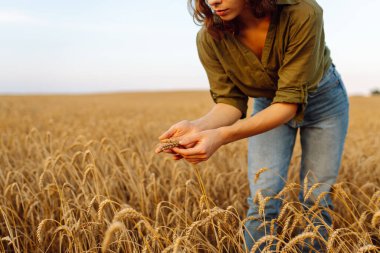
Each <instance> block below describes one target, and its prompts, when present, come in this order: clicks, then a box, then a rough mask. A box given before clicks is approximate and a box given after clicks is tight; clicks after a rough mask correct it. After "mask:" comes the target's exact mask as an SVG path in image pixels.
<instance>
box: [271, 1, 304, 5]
mask: <svg viewBox="0 0 380 253" xmlns="http://www.w3.org/2000/svg"><path fill="white" fill-rule="evenodd" d="M299 2H300V1H299V0H277V1H276V3H277V4H279V5H282V4H297V3H299Z"/></svg>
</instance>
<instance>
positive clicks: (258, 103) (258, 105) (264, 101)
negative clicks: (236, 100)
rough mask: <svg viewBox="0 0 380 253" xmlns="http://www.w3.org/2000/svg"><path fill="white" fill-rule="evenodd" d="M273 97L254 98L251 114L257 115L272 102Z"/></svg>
mask: <svg viewBox="0 0 380 253" xmlns="http://www.w3.org/2000/svg"><path fill="white" fill-rule="evenodd" d="M272 101H273V100H272V99H270V98H266V97H257V98H254V99H253V112H252V114H251V116H253V115H255V114H256V113H258V112H259V111H262V110H264V109H265V108H267V107H268V106H270V104H271V103H272Z"/></svg>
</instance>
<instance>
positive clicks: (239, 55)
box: [196, 0, 332, 122]
mask: <svg viewBox="0 0 380 253" xmlns="http://www.w3.org/2000/svg"><path fill="white" fill-rule="evenodd" d="M322 14H323V10H322V8H321V7H320V6H319V5H318V4H317V2H316V1H315V0H277V11H276V12H275V13H274V14H273V16H272V18H271V21H270V25H269V30H268V34H267V36H266V40H265V45H264V48H263V52H262V58H261V60H260V59H258V57H257V56H256V55H255V54H254V53H253V52H252V51H251V50H250V49H249V48H248V47H246V46H245V45H244V44H243V43H241V42H240V41H239V40H238V38H237V37H235V35H233V34H229V33H226V34H225V35H224V37H223V38H222V39H221V40H220V41H218V40H215V39H213V38H212V37H211V35H210V34H209V33H208V32H207V31H206V29H205V28H204V27H202V28H201V29H200V30H199V32H198V34H197V39H196V42H197V48H198V54H199V58H200V61H201V63H202V65H203V67H204V68H205V70H206V74H207V77H208V80H209V83H210V93H211V96H212V98H213V100H214V102H215V103H225V104H229V105H232V106H234V107H236V108H238V109H239V110H240V111H241V112H242V118H244V117H246V112H247V101H248V97H267V98H270V99H272V104H273V103H278V102H286V103H297V104H299V107H298V110H297V114H296V116H295V118H294V119H295V120H296V122H301V121H302V119H303V117H304V111H305V107H306V105H307V96H308V92H313V91H315V90H316V88H317V86H318V83H319V81H320V80H321V79H322V77H323V75H324V73H325V72H326V71H327V69H328V68H329V67H330V65H331V63H332V60H331V57H330V51H329V49H328V48H327V46H326V45H325V36H324V29H323V18H322V16H323V15H322Z"/></svg>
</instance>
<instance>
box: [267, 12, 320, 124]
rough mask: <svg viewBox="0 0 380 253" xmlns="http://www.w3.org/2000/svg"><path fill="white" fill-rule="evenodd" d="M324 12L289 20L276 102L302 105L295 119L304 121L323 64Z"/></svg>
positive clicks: (294, 17)
mask: <svg viewBox="0 0 380 253" xmlns="http://www.w3.org/2000/svg"><path fill="white" fill-rule="evenodd" d="M322 16H323V13H322V9H319V8H318V9H316V8H315V9H310V10H308V11H305V12H303V13H297V15H294V16H293V17H291V18H290V24H289V36H288V38H287V40H286V41H285V42H284V43H285V49H284V50H285V52H284V57H283V61H282V64H281V66H280V68H279V72H278V76H279V79H278V84H277V91H276V94H275V97H274V98H273V101H272V104H273V103H279V102H285V103H297V104H299V106H298V110H297V113H296V116H295V118H294V119H295V120H296V121H297V122H301V121H302V120H303V117H304V111H305V108H306V105H307V97H308V88H309V87H310V84H311V82H312V81H315V80H316V79H317V78H316V75H317V74H318V69H319V68H321V66H322V65H323V54H324V47H325V45H324V33H323V18H322Z"/></svg>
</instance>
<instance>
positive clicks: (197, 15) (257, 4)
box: [187, 0, 276, 39]
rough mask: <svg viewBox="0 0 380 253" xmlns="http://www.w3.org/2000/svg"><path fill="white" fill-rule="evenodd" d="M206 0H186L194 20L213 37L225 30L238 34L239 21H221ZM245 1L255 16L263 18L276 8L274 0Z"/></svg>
mask: <svg viewBox="0 0 380 253" xmlns="http://www.w3.org/2000/svg"><path fill="white" fill-rule="evenodd" d="M206 1H207V0H188V2H187V6H188V10H189V12H190V14H191V15H192V16H193V20H194V22H195V23H196V24H197V25H202V26H205V27H206V29H207V31H208V33H210V35H211V36H212V37H213V38H215V39H221V38H222V36H223V35H224V33H225V32H228V33H232V34H239V23H238V22H237V21H236V20H231V21H223V20H222V19H221V18H220V17H219V16H218V15H216V14H214V13H213V12H212V10H211V9H210V7H209V5H208V4H207V3H206ZM247 2H248V4H249V6H250V8H251V10H252V13H253V15H254V16H255V17H257V18H263V17H265V16H266V15H268V14H269V15H270V14H272V13H273V12H274V11H275V10H276V0H247Z"/></svg>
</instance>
